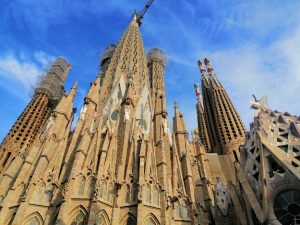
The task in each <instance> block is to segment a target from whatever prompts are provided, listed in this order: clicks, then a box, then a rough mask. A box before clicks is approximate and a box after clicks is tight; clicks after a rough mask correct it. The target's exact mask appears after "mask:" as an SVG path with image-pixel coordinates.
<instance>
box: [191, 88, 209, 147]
mask: <svg viewBox="0 0 300 225" xmlns="http://www.w3.org/2000/svg"><path fill="white" fill-rule="evenodd" d="M194 88H195V92H196V97H197V104H196V110H197V120H198V131H199V138H200V140H201V142H202V144H203V145H204V148H205V150H206V151H207V152H210V151H211V150H212V149H211V145H210V140H209V135H208V131H207V125H206V120H205V116H204V115H205V114H204V106H203V97H202V94H201V92H200V90H199V87H198V85H197V84H194Z"/></svg>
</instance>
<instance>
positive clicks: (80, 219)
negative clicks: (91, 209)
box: [68, 205, 88, 225]
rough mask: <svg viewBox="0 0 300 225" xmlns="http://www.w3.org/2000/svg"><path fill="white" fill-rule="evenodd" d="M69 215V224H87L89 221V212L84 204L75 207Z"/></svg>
mask: <svg viewBox="0 0 300 225" xmlns="http://www.w3.org/2000/svg"><path fill="white" fill-rule="evenodd" d="M69 215H70V216H69V218H70V221H69V223H68V224H71V225H77V224H85V223H86V222H87V218H88V212H87V210H86V209H85V208H84V207H83V206H82V205H79V206H77V207H76V208H74V209H73V210H72V211H71V212H70V214H69Z"/></svg>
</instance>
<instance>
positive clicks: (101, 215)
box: [95, 209, 110, 225]
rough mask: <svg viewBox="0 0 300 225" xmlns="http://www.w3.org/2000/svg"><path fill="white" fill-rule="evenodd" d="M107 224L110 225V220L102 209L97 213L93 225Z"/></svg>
mask: <svg viewBox="0 0 300 225" xmlns="http://www.w3.org/2000/svg"><path fill="white" fill-rule="evenodd" d="M109 224H110V220H109V217H108V215H107V213H106V211H105V210H104V209H102V210H101V211H99V212H97V214H96V220H95V225H109Z"/></svg>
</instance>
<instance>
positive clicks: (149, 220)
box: [145, 219, 156, 225]
mask: <svg viewBox="0 0 300 225" xmlns="http://www.w3.org/2000/svg"><path fill="white" fill-rule="evenodd" d="M145 225H156V224H155V223H154V222H153V220H151V219H148V220H147V222H146V224H145Z"/></svg>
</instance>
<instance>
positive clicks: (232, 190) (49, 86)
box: [0, 14, 300, 225]
mask: <svg viewBox="0 0 300 225" xmlns="http://www.w3.org/2000/svg"><path fill="white" fill-rule="evenodd" d="M141 18H142V16H141V15H140V14H135V16H134V19H133V20H132V22H130V24H129V25H128V27H127V29H126V30H125V32H124V33H123V35H122V37H121V39H120V41H119V42H118V44H117V45H116V46H115V45H110V46H108V47H107V49H106V51H105V53H104V54H103V56H102V59H101V69H100V71H99V74H98V76H97V77H96V79H95V80H94V81H92V83H91V86H90V89H89V91H88V93H87V95H86V97H85V98H84V104H83V107H82V109H81V110H80V116H79V119H78V121H73V120H74V115H75V113H76V110H75V109H74V108H73V106H72V104H73V100H74V96H75V95H76V91H77V89H76V85H77V84H76V83H75V84H74V86H73V87H72V89H71V90H70V91H69V92H68V93H65V91H64V87H63V86H64V81H65V79H66V77H67V75H68V72H69V70H70V69H71V65H70V64H68V62H67V61H66V60H65V59H64V58H61V57H60V58H57V59H56V61H55V62H54V63H53V65H52V67H51V68H50V70H49V71H48V73H47V75H46V77H45V78H44V79H43V80H42V81H41V83H40V84H39V86H38V87H37V88H36V90H35V94H34V96H33V98H32V99H31V101H30V103H29V104H28V105H27V107H26V108H25V109H24V111H23V112H22V114H21V115H20V117H19V118H18V119H17V120H16V122H15V124H14V125H13V127H12V128H11V129H10V131H9V132H8V134H7V136H6V137H5V138H4V140H3V142H2V144H1V146H0V224H1V225H42V224H43V225H49V224H56V225H86V224H88V225H110V224H112V225H136V224H138V225H140V224H141V225H173V224H174V225H179V224H180V225H184V224H186V225H187V224H201V225H207V224H216V225H257V224H272V225H279V224H284V225H290V224H300V182H299V181H300V167H299V166H300V119H299V117H296V116H293V115H290V114H289V113H287V112H284V113H282V112H279V111H276V110H272V109H270V108H269V107H268V105H267V104H266V99H265V98H263V99H261V100H256V101H255V102H253V103H252V106H251V108H252V109H253V110H254V112H255V117H254V121H253V122H252V123H251V125H250V131H249V132H246V130H245V128H244V125H243V123H242V121H241V119H240V116H239V114H238V112H237V110H236V109H235V107H234V105H233V103H232V101H231V100H230V97H229V96H228V94H227V92H226V89H225V88H224V87H223V85H222V83H221V82H220V80H219V78H218V76H217V75H216V74H215V72H214V69H213V67H212V65H211V63H210V61H209V60H208V59H204V60H203V61H198V65H199V69H200V76H199V77H201V87H198V86H197V85H195V92H196V97H197V104H196V109H197V115H195V116H197V118H198V128H197V129H195V130H194V131H193V132H192V138H191V139H189V138H188V132H187V129H186V126H185V122H184V117H183V115H182V114H181V113H180V110H179V107H178V105H177V103H176V102H175V103H174V114H173V125H172V129H171V128H170V125H169V122H168V121H169V119H170V117H171V116H170V114H169V113H170V112H167V110H166V92H165V83H164V66H165V64H166V56H165V55H164V53H163V52H162V50H160V49H158V48H154V49H151V50H150V51H149V52H148V53H147V54H146V53H145V49H144V46H143V41H142V37H141V33H140V30H139V26H140V25H141ZM73 122H76V127H75V128H74V129H72V123H73ZM196 126H197V125H196V124H195V127H196Z"/></svg>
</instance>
